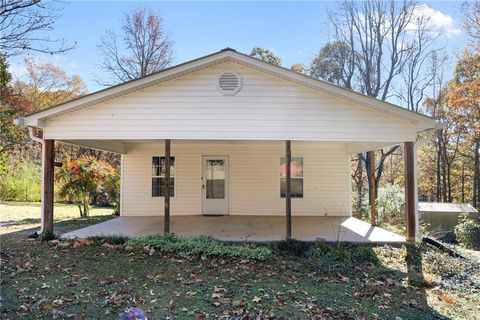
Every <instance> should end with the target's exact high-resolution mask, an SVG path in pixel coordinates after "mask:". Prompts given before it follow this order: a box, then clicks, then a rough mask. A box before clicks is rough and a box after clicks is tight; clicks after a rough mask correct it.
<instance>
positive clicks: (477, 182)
mask: <svg viewBox="0 0 480 320" xmlns="http://www.w3.org/2000/svg"><path fill="white" fill-rule="evenodd" d="M479 157H480V138H477V141H476V142H475V160H474V168H473V170H474V171H473V172H474V174H473V197H472V204H473V206H474V207H475V208H476V209H478V208H480V172H479V171H480V168H479V165H480V163H479V162H480V160H479Z"/></svg>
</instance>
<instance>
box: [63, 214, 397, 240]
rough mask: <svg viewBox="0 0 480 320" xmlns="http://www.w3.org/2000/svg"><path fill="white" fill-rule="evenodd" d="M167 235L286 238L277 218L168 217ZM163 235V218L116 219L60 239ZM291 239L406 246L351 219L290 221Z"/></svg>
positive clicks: (301, 218) (71, 233)
mask: <svg viewBox="0 0 480 320" xmlns="http://www.w3.org/2000/svg"><path fill="white" fill-rule="evenodd" d="M170 231H171V232H172V233H174V234H176V235H178V236H184V237H193V236H199V235H208V236H212V237H214V238H216V239H219V240H224V241H258V242H261V241H275V240H282V239H284V237H285V217H280V216H273V217H272V216H201V215H195V216H194V215H192V216H171V217H170ZM161 233H163V217H162V216H158V217H118V218H114V219H112V220H109V221H106V222H102V223H99V224H95V225H92V226H89V227H86V228H82V229H78V230H75V231H72V232H68V233H65V234H63V235H61V237H62V238H65V239H72V238H88V237H94V236H113V235H116V236H126V237H137V236H146V235H152V234H161ZM292 237H293V238H295V239H298V240H303V241H314V240H321V239H323V240H326V241H345V242H363V243H365V242H405V237H402V236H400V235H397V234H395V233H392V232H389V231H387V230H385V229H382V228H379V227H373V226H371V225H370V224H369V223H366V222H364V221H361V220H359V219H356V218H353V217H292Z"/></svg>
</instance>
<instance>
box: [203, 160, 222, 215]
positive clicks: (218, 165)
mask: <svg viewBox="0 0 480 320" xmlns="http://www.w3.org/2000/svg"><path fill="white" fill-rule="evenodd" d="M202 167H203V169H202V213H203V214H219V215H221V214H228V156H203V157H202Z"/></svg>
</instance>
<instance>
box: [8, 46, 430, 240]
mask: <svg viewBox="0 0 480 320" xmlns="http://www.w3.org/2000/svg"><path fill="white" fill-rule="evenodd" d="M17 123H18V124H20V125H23V126H27V127H30V128H39V129H41V130H42V131H43V140H42V141H43V145H44V148H43V150H44V198H43V213H42V217H43V220H42V221H43V226H44V231H45V230H52V228H53V225H52V216H53V205H52V203H53V165H54V160H55V159H54V151H53V148H54V141H55V140H57V141H60V142H63V143H70V144H74V145H79V146H85V147H90V148H96V149H99V150H106V151H111V152H116V153H119V154H121V166H122V170H121V176H122V178H121V218H118V219H122V218H124V219H123V220H122V221H130V222H129V223H130V224H129V228H130V229H132V228H133V229H138V228H139V225H140V224H143V226H144V227H145V228H148V227H152V226H153V225H154V223H157V222H158V221H159V219H160V221H161V226H162V227H163V228H164V230H163V231H164V232H165V233H170V232H174V233H176V232H180V231H179V230H183V234H195V232H197V233H198V232H202V231H198V230H205V232H207V233H208V232H209V233H210V234H211V233H214V232H223V233H224V234H226V235H229V234H234V233H245V234H246V235H249V234H252V232H253V231H252V230H256V229H255V228H263V229H262V230H263V231H262V232H264V233H265V232H266V233H268V232H271V233H272V234H271V236H272V238H271V239H274V238H278V237H279V238H284V237H287V238H290V237H295V238H309V237H310V236H307V233H309V234H310V233H312V232H313V233H317V234H315V236H316V238H321V237H322V236H323V235H324V234H323V233H325V232H327V231H326V230H332V229H335V228H337V227H338V230H339V233H342V232H343V233H345V232H347V231H348V230H347V231H345V230H343V231H342V230H341V229H345V228H347V229H348V228H350V229H355V228H359V229H358V230H360V229H361V230H363V231H359V232H363V234H362V235H361V236H360V238H362V237H363V238H362V239H367V238H368V239H371V237H370V238H369V236H370V235H372V234H377V233H378V232H382V230H381V229H380V228H375V227H372V226H371V225H369V224H367V223H364V222H361V221H359V220H357V219H354V218H351V215H352V209H351V203H352V201H351V198H352V191H351V181H350V170H351V163H350V157H351V155H352V154H355V153H358V152H366V151H372V150H375V149H379V148H381V147H387V146H392V145H397V144H404V145H405V150H406V159H405V164H406V170H405V171H406V195H407V199H408V200H407V206H406V207H407V210H406V211H407V214H406V215H407V217H406V218H407V219H406V221H407V222H406V223H407V240H414V239H415V235H416V230H418V228H417V227H416V224H417V221H416V220H417V212H416V211H417V208H416V203H417V201H416V199H417V192H416V176H415V175H416V173H415V170H416V169H415V166H416V162H415V143H416V141H417V140H418V138H419V136H421V135H422V133H424V132H428V131H431V130H434V129H435V128H436V126H437V123H436V122H435V120H434V119H432V118H430V117H427V116H424V115H422V114H419V113H415V112H412V111H409V110H406V109H404V108H401V107H399V106H396V105H393V104H390V103H386V102H383V101H380V100H377V99H373V98H371V97H367V96H364V95H361V94H358V93H355V92H353V91H350V90H347V89H344V88H341V87H338V86H335V85H333V84H330V83H327V82H323V81H320V80H317V79H314V78H311V77H308V76H305V75H303V74H299V73H296V72H293V71H291V70H288V69H285V68H282V67H279V66H274V65H271V64H268V63H265V62H263V61H260V60H257V59H255V58H252V57H250V56H247V55H244V54H241V53H239V52H236V51H235V50H233V49H230V48H227V49H224V50H221V51H219V52H216V53H213V54H210V55H208V56H205V57H201V58H198V59H195V60H192V61H189V62H186V63H183V64H180V65H177V66H174V67H171V68H168V69H165V70H163V71H161V72H158V73H155V74H152V75H149V76H146V77H143V78H140V79H137V80H133V81H129V82H126V83H123V84H120V85H117V86H114V87H111V88H107V89H104V90H101V91H98V92H94V93H92V94H89V95H86V96H83V97H80V98H77V99H74V100H72V101H69V102H66V103H62V104H60V105H57V106H54V107H51V108H48V109H45V110H42V111H39V112H37V113H34V114H30V115H28V116H25V117H23V118H20V119H18V120H17ZM36 139H38V138H36ZM166 186H168V187H166ZM215 215H217V217H212V216H215ZM147 217H150V218H147ZM152 217H153V218H152ZM292 217H293V218H292ZM149 219H150V220H149ZM115 220H116V219H115ZM170 220H172V226H171V223H170ZM292 221H293V223H292ZM180 222H182V223H180ZM207 222H208V223H207ZM115 223H117V222H115ZM175 223H177V224H178V225H177V227H175ZM180 224H182V225H180ZM207 224H208V226H207ZM158 226H159V225H157V227H155V228H154V229H155V230H157V233H158V232H161V231H162V230H160V229H159V227H158ZM240 226H241V227H240ZM259 226H260V227H259ZM117 227H118V225H116V226H114V225H112V224H110V225H108V224H107V225H103V226H100V227H98V226H97V227H96V228H97V229H96V230H97V231H99V232H101V231H104V232H108V231H109V230H112V229H115V228H117ZM236 227H238V228H236ZM251 231H252V232H251ZM383 231H384V230H383ZM255 232H256V231H255ZM385 232H386V231H385ZM253 233H254V232H253ZM337 237H340V238H341V239H344V240H348V239H349V238H348V237H347V236H345V235H342V236H339V235H337ZM246 238H247V236H246ZM260 238H261V237H260ZM327 238H328V237H327ZM266 239H270V238H268V237H267V238H266ZM329 239H331V236H330V238H329ZM355 239H356V238H355ZM355 239H353V240H355ZM403 240H405V239H404V238H403Z"/></svg>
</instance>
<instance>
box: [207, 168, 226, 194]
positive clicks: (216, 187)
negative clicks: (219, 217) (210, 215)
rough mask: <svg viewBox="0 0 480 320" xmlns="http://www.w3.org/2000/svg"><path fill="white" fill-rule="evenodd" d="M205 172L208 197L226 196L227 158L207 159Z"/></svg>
mask: <svg viewBox="0 0 480 320" xmlns="http://www.w3.org/2000/svg"><path fill="white" fill-rule="evenodd" d="M206 161H207V167H206V172H205V175H206V177H205V184H206V186H205V187H206V197H207V199H224V198H225V160H206Z"/></svg>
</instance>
